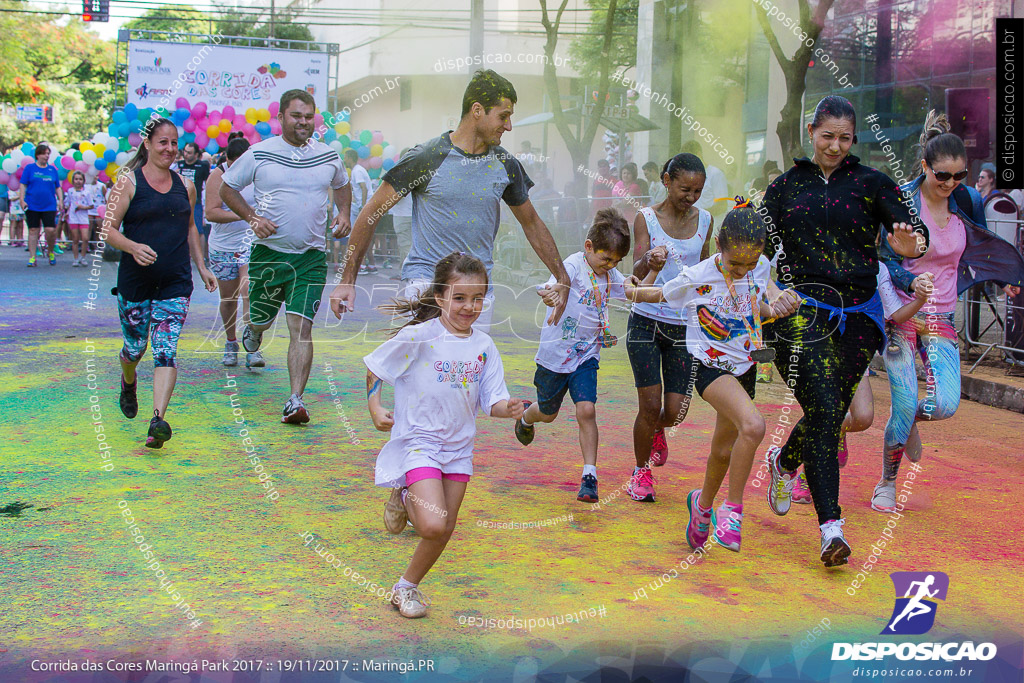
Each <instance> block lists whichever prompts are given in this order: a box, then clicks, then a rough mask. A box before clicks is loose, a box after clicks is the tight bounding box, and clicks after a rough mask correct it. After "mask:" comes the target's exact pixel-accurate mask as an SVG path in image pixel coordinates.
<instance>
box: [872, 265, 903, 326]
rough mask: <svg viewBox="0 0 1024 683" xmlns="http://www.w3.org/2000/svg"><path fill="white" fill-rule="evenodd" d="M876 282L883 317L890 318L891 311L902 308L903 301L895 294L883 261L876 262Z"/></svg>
mask: <svg viewBox="0 0 1024 683" xmlns="http://www.w3.org/2000/svg"><path fill="white" fill-rule="evenodd" d="M877 282H878V297H879V298H880V299H881V300H882V311H884V313H885V319H886V320H890V319H892V314H893V313H895V312H896V311H898V310H900V309H901V308H903V302H902V301H900V297H899V296H898V295H897V294H896V288H895V287H894V286H893V284H892V278H890V277H889V269H888V268H886V267H885V264H884V263H879V264H878V277H877Z"/></svg>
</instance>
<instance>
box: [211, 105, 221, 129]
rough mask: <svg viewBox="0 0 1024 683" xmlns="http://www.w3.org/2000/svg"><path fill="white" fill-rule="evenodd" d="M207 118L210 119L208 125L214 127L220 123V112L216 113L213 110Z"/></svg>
mask: <svg viewBox="0 0 1024 683" xmlns="http://www.w3.org/2000/svg"><path fill="white" fill-rule="evenodd" d="M209 118H210V125H211V126H216V125H217V124H218V123H220V119H221V115H220V112H219V111H217V110H216V109H214V110H213V111H211V112H210V117H209Z"/></svg>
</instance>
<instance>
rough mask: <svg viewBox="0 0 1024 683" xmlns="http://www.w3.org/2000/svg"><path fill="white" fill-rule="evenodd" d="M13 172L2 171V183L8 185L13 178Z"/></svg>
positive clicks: (0, 181)
mask: <svg viewBox="0 0 1024 683" xmlns="http://www.w3.org/2000/svg"><path fill="white" fill-rule="evenodd" d="M11 177H12V176H11V174H10V173H8V172H7V171H0V185H6V184H7V183H8V182H10V180H11Z"/></svg>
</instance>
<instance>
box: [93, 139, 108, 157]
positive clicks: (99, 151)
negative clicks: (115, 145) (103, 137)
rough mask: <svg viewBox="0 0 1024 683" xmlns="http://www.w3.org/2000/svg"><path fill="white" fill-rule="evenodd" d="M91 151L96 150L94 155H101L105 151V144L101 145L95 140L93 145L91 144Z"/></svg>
mask: <svg viewBox="0 0 1024 683" xmlns="http://www.w3.org/2000/svg"><path fill="white" fill-rule="evenodd" d="M92 151H94V152H96V156H98V157H101V156H103V153H104V152H106V151H107V148H106V146H105V145H102V144H100V143H98V142H97V143H96V144H95V145H93V146H92Z"/></svg>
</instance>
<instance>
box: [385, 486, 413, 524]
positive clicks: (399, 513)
mask: <svg viewBox="0 0 1024 683" xmlns="http://www.w3.org/2000/svg"><path fill="white" fill-rule="evenodd" d="M404 490H405V489H402V488H397V489H391V496H390V497H389V498H388V502H386V503H384V528H385V529H387V530H388V533H391V534H400V533H402V532H403V531H405V524H406V522H408V521H409V512H408V510H406V509H405V502H403V501H402V491H404Z"/></svg>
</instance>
